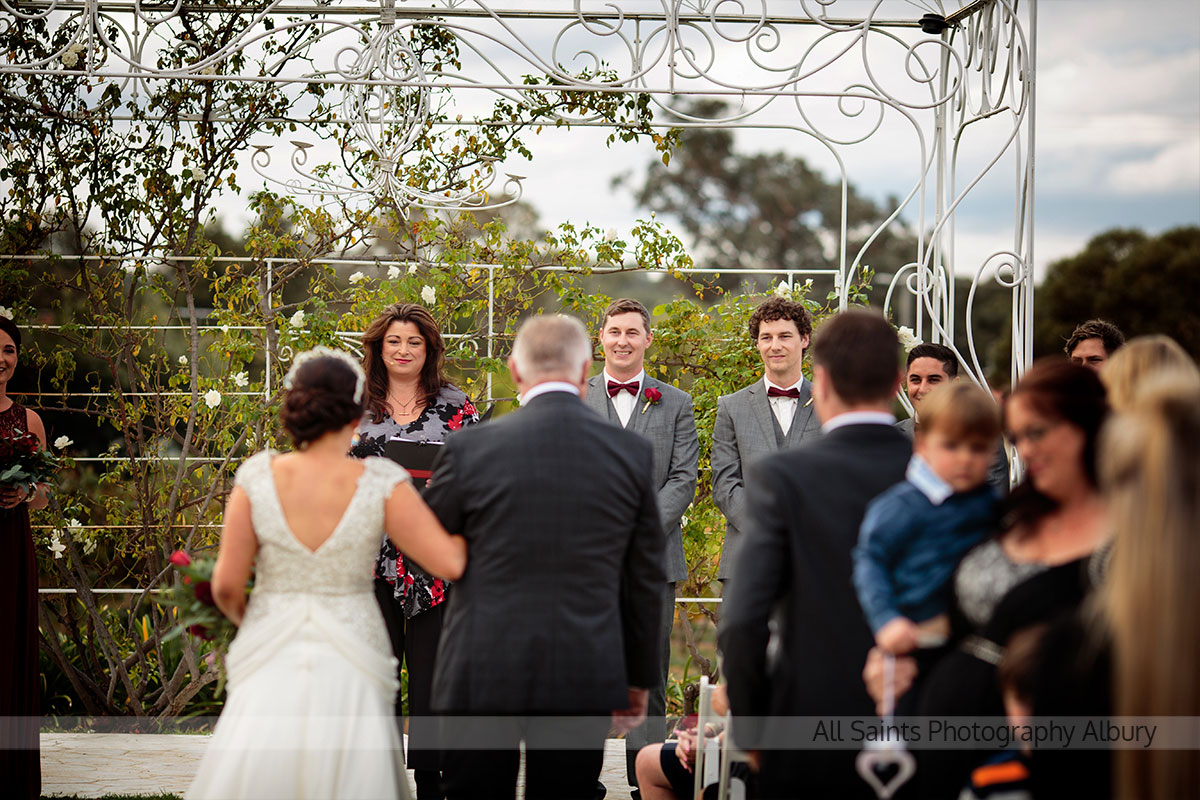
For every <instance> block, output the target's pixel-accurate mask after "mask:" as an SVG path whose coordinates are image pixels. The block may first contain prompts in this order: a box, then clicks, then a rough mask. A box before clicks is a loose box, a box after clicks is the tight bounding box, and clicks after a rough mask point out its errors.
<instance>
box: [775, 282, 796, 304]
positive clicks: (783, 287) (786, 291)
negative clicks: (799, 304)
mask: <svg viewBox="0 0 1200 800" xmlns="http://www.w3.org/2000/svg"><path fill="white" fill-rule="evenodd" d="M774 295H775V296H776V297H782V298H783V299H784V300H791V299H792V290H791V288H789V287H788V283H787V281H780V282H779V285H778V286H776V287H775V292H774Z"/></svg>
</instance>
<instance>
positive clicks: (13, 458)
mask: <svg viewBox="0 0 1200 800" xmlns="http://www.w3.org/2000/svg"><path fill="white" fill-rule="evenodd" d="M58 466H59V465H58V459H57V458H55V457H54V454H53V453H51V452H50V451H49V450H43V449H42V447H41V444H40V443H39V442H38V438H37V436H36V435H34V434H33V433H31V432H29V431H14V433H13V435H12V436H0V486H8V487H12V488H18V487H21V486H24V487H25V488H26V489H27V491H28V492H29V494H33V490H34V488H35V486H36V484H39V483H48V482H49V481H50V479H51V478H53V477H54V474H55V473H56V472H58Z"/></svg>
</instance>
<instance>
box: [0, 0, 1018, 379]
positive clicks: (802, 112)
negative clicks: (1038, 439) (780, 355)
mask: <svg viewBox="0 0 1200 800" xmlns="http://www.w3.org/2000/svg"><path fill="white" fill-rule="evenodd" d="M1036 13H1037V5H1036V0H1026V2H1024V3H1020V2H1019V0H947V1H945V2H943V1H942V0H871V1H868V0H786V1H785V2H775V1H773V0H608V1H604V2H602V1H600V0H594V1H592V2H588V1H587V0H574V2H566V1H565V0H564V1H563V2H556V3H550V2H532V0H524V3H522V1H521V0H492V1H491V2H484V0H424V2H419V1H418V0H380V3H379V4H378V5H373V4H356V3H335V2H332V0H327V1H326V2H310V1H309V0H292V1H290V2H289V1H287V0H268V1H267V2H259V3H237V2H230V3H225V4H220V5H218V4H205V3H188V2H185V0H167V1H166V2H160V3H148V2H144V1H143V0H111V1H108V2H106V1H105V0H23V1H22V2H19V3H18V2H16V1H15V0H0V26H5V25H7V26H11V25H13V24H15V23H16V21H18V20H25V21H28V20H42V21H44V22H45V24H46V25H47V27H48V29H50V30H51V31H55V32H59V33H64V34H66V35H65V38H64V39H63V41H64V44H63V45H62V46H61V47H59V48H58V49H57V50H55V51H54V52H52V53H50V54H48V55H46V56H45V57H42V58H40V59H39V60H36V61H27V62H22V61H19V60H17V58H16V56H15V54H14V53H12V52H9V53H4V54H0V73H3V72H7V73H18V74H40V75H55V74H62V75H65V74H67V73H68V72H69V73H70V74H72V75H74V76H79V75H84V76H87V77H88V78H89V79H93V80H99V81H106V82H115V83H116V84H117V85H118V86H119V87H120V89H121V91H122V92H123V93H124V94H125V95H126V96H130V97H133V98H137V97H138V96H139V92H144V91H145V87H146V86H147V85H148V84H149V83H150V82H153V81H162V80H189V81H237V82H250V83H273V84H278V85H280V87H281V88H282V89H284V90H293V91H299V90H300V89H301V88H303V87H305V86H306V85H308V84H313V83H318V84H322V85H323V86H324V87H325V88H326V90H327V91H328V92H329V93H330V96H337V97H338V98H340V101H339V102H338V103H337V104H335V108H336V112H335V113H331V114H324V115H322V116H321V117H320V119H319V120H318V119H316V118H314V119H312V120H308V121H307V122H308V123H309V134H310V135H315V137H316V139H317V141H318V143H320V144H316V145H314V143H313V142H312V141H309V140H308V139H305V138H301V137H299V136H298V137H297V138H296V139H295V140H293V141H291V147H292V151H291V154H290V156H289V157H288V158H287V159H286V163H284V164H282V165H280V164H277V163H276V162H275V160H274V159H273V158H272V151H273V148H275V147H278V146H279V145H280V142H278V141H269V140H267V139H266V138H265V137H264V139H263V141H261V142H258V143H255V144H253V145H252V148H253V152H252V153H251V154H249V155H250V156H251V164H252V166H253V168H254V169H255V170H256V171H258V172H259V173H260V174H261V175H263V176H264V178H266V179H267V180H269V181H274V182H276V183H280V184H282V185H284V186H285V187H286V188H287V189H288V190H289V191H290V192H292V193H303V192H311V193H313V194H319V195H322V196H325V197H330V196H340V197H342V198H343V199H353V198H354V197H356V196H361V197H364V198H368V197H372V196H376V195H387V196H390V197H393V198H395V199H396V200H397V201H398V202H400V203H402V204H414V205H419V206H423V207H433V208H470V207H481V206H494V205H503V204H505V203H509V202H513V201H514V200H515V199H517V198H518V197H519V196H520V193H521V178H520V177H519V176H517V175H513V174H507V175H506V176H504V177H501V175H500V173H499V172H498V165H496V164H487V165H485V168H484V169H482V170H481V171H480V173H479V174H477V175H472V176H468V178H467V179H466V180H465V181H464V183H463V184H462V188H461V189H458V190H455V191H452V192H449V193H447V192H444V191H439V192H428V191H426V192H423V191H419V190H417V189H414V188H413V187H412V186H411V185H410V182H408V181H406V180H405V174H406V172H407V171H408V170H410V169H412V168H413V167H414V164H413V163H411V162H410V161H406V158H411V156H406V153H407V152H408V144H409V143H410V142H411V140H412V137H414V136H416V135H417V134H418V133H419V132H420V131H421V130H422V128H423V127H425V126H427V125H430V124H435V123H436V124H438V125H458V126H470V125H484V124H488V123H487V121H486V119H485V117H486V114H485V113H482V111H481V110H486V109H487V108H489V107H490V106H489V104H490V103H491V102H492V101H494V100H495V99H496V98H501V97H502V98H506V99H507V100H508V101H510V102H511V103H514V104H517V105H518V106H521V107H524V108H527V109H528V108H529V107H530V98H531V97H536V96H538V94H539V93H550V92H561V91H563V90H571V91H575V92H591V93H607V94H633V95H646V96H648V98H649V100H650V102H651V104H652V108H653V109H654V110H655V111H656V117H658V119H659V120H660V122H659V123H656V124H661V125H664V126H665V125H667V124H668V123H666V122H664V121H662V120H663V119H664V118H666V117H667V115H666V114H665V113H662V112H667V111H670V112H672V113H673V114H675V115H676V116H681V117H682V118H683V119H684V120H685V121H684V122H683V123H682V124H684V125H692V126H721V127H736V128H760V129H761V128H776V129H779V130H783V131H787V132H789V133H791V134H794V139H795V140H796V141H797V142H805V143H808V144H811V145H815V146H816V147H817V148H819V150H820V152H822V153H823V154H824V155H825V157H826V160H827V163H828V164H829V165H831V166H830V169H831V170H832V171H833V172H834V173H835V174H837V175H838V176H839V177H840V178H841V180H842V186H843V193H842V198H843V200H842V226H841V236H840V240H839V241H838V242H837V243H836V244H835V245H834V250H835V251H836V256H837V258H836V260H837V265H838V272H839V275H840V278H841V281H840V285H841V287H842V292H843V295H842V303H843V304H844V303H845V302H846V292H848V290H849V286H850V284H851V278H852V276H853V275H854V273H855V271H856V270H858V269H859V268H860V266H861V259H862V254H863V251H864V250H865V248H866V245H864V246H863V247H862V248H860V249H859V250H858V252H848V246H847V230H846V222H845V213H846V197H847V191H846V188H847V186H848V185H849V183H850V182H851V180H852V178H853V177H854V175H855V170H856V166H855V158H854V156H855V153H856V151H857V150H859V149H861V148H862V147H863V146H864V145H865V144H867V143H870V142H871V141H872V140H873V139H878V138H879V137H881V136H882V137H888V138H889V139H902V140H903V142H904V143H905V144H904V147H903V148H901V150H902V151H903V157H902V158H897V164H903V165H905V166H904V170H901V171H905V170H907V171H911V172H912V174H913V178H912V182H911V187H910V189H909V190H908V192H907V194H906V195H905V196H904V197H903V198H902V199H901V200H900V202H899V203H898V204H897V205H896V207H895V208H894V209H891V216H890V217H889V218H888V220H886V221H885V222H884V223H883V225H881V226H880V227H879V229H878V230H876V231H875V232H874V233H873V234H871V235H870V236H869V237H868V240H867V241H868V244H869V243H870V241H872V240H873V239H874V238H875V237H876V236H877V235H879V234H880V233H881V232H882V231H883V230H884V228H885V227H886V226H887V225H888V224H889V223H891V222H892V221H893V220H895V219H896V218H898V217H900V216H901V215H902V214H903V215H904V218H905V219H907V220H909V221H911V222H912V223H913V224H914V226H915V228H916V230H917V231H918V232H919V234H920V236H919V242H918V245H917V248H916V251H915V252H914V253H913V254H912V259H911V261H910V262H909V263H908V264H906V265H905V266H904V267H903V269H901V270H900V271H899V272H898V273H897V274H896V275H895V277H894V279H893V282H892V286H891V289H890V290H889V292H888V296H887V300H886V305H887V306H892V305H900V304H901V302H903V304H904V305H906V306H907V305H909V304H915V327H916V332H917V336H918V337H919V338H922V339H926V340H932V341H940V342H943V343H945V344H947V345H950V346H951V347H953V339H954V332H955V328H956V325H957V324H958V322H959V321H956V319H955V314H954V309H955V297H954V293H955V288H954V280H953V277H954V275H955V273H956V272H959V273H969V274H972V275H973V281H972V284H971V290H970V296H969V297H968V299H967V303H966V309H967V311H966V315H965V318H964V319H963V320H961V323H962V324H965V325H966V326H967V334H968V338H969V341H970V346H969V347H968V349H967V352H965V353H962V354H960V358H961V360H962V361H963V364H964V365H965V366H966V367H967V369H966V372H968V373H971V374H972V375H973V376H974V377H975V378H976V380H979V381H980V382H983V381H984V376H983V374H982V369H981V367H980V360H979V357H978V355H977V354H976V352H975V349H974V342H973V339H972V338H970V336H971V331H970V325H971V321H972V309H973V306H974V302H973V301H974V295H975V291H976V289H977V288H978V286H979V285H981V284H982V283H983V282H985V281H995V282H997V283H999V284H1001V285H1002V286H1005V287H1008V288H1010V289H1011V290H1012V312H1013V323H1014V324H1013V340H1012V364H1011V371H1012V377H1013V378H1014V379H1015V378H1016V377H1017V376H1018V375H1019V374H1020V373H1021V372H1022V371H1023V368H1024V366H1025V364H1026V363H1027V362H1028V360H1029V358H1030V352H1031V350H1030V327H1031V325H1030V323H1031V320H1032V297H1033V293H1032V290H1033V280H1032V278H1033V276H1032V269H1031V264H1032V257H1033V178H1034V158H1033V154H1034V138H1033V112H1034V104H1033V98H1034V76H1035V60H1034V54H1035V49H1036V48H1035V33H1036ZM206 14H211V15H214V17H213V18H214V19H215V18H216V16H215V15H225V18H229V17H230V16H231V15H233V16H236V18H237V21H236V24H235V25H234V26H233V28H232V30H233V35H231V36H229V37H227V39H226V41H225V43H224V44H223V45H221V46H220V47H218V48H216V49H213V50H212V51H205V50H204V49H202V48H200V47H198V46H197V45H196V43H195V41H194V37H189V36H188V35H186V34H185V32H184V29H185V26H184V24H183V20H184V19H185V18H186V19H188V20H195V19H197V18H199V19H203V18H204V15H206ZM422 26H424V27H432V26H436V27H437V28H438V30H440V31H444V32H446V33H447V34H449V35H451V36H453V37H454V41H455V44H456V45H457V47H458V49H459V52H460V53H461V62H462V67H461V69H453V70H452V69H449V68H444V69H442V70H438V71H431V70H427V69H426V68H424V67H423V66H422V64H421V62H420V59H419V58H417V57H416V56H415V55H414V53H413V52H412V50H411V49H410V44H409V43H410V41H411V34H412V33H413V32H414V31H415V30H416V29H418V28H420V27H422ZM283 41H287V42H288V45H287V47H288V49H287V51H286V52H278V51H274V52H272V51H271V49H270V47H271V45H272V43H275V44H276V45H277V44H278V43H279V42H283ZM299 53H302V54H303V55H304V57H305V61H304V62H303V63H305V64H308V65H310V67H309V68H307V69H305V70H303V71H300V70H298V69H296V68H288V69H281V70H277V71H276V70H271V69H265V70H261V71H258V70H255V71H246V72H237V71H235V70H233V69H232V68H231V67H230V64H231V63H233V59H234V58H235V57H236V56H239V55H241V56H251V57H257V58H259V59H265V61H266V62H267V63H280V64H282V63H284V62H285V61H287V60H288V59H289V58H292V57H294V56H296V55H297V54H299ZM167 56H170V57H167ZM273 60H274V61H273ZM245 63H252V61H251V60H250V59H248V60H247V61H246V62H245ZM163 64H172V65H175V66H162V65H163ZM566 65H570V67H568V66H566ZM526 76H531V77H532V79H533V82H530V81H529V80H527V79H526ZM699 96H704V97H719V98H724V99H726V100H730V101H732V103H733V106H732V107H733V110H732V111H731V112H730V113H729V114H728V115H727V116H725V117H723V118H719V119H698V118H695V117H689V116H688V115H687V113H686V109H687V108H688V107H689V106H688V102H687V101H688V100H689V99H691V98H695V97H699ZM456 112H461V113H456ZM237 113H238V109H236V108H222V107H217V108H214V109H212V110H211V111H210V112H209V114H208V115H207V119H209V120H214V119H229V118H232V117H234V116H236V114H237ZM545 117H546V118H545V120H544V122H546V123H554V122H556V121H559V120H565V121H567V122H570V123H571V124H573V125H596V124H608V123H606V122H604V121H603V120H601V119H600V118H599V117H597V116H574V117H570V116H563V115H562V114H560V113H558V112H545ZM300 122H301V123H302V124H303V123H305V122H306V121H305V120H300ZM670 124H679V123H670ZM334 129H336V130H338V131H341V132H342V133H340V134H339V135H338V136H336V137H335V136H333V135H332V134H331V133H330V131H331V130H334ZM330 141H336V142H337V146H338V147H339V148H340V149H341V151H342V153H343V154H344V153H345V152H347V151H349V152H358V153H361V154H367V153H369V154H370V156H371V157H369V158H366V159H349V160H348V161H350V162H351V163H352V164H357V165H358V167H359V168H360V170H361V171H360V172H359V173H357V174H352V172H347V171H345V170H341V171H339V169H332V170H325V169H322V170H314V169H313V167H312V166H311V165H312V164H317V163H319V161H320V159H321V155H320V154H321V153H323V152H324V150H323V149H322V147H323V146H324V147H328V144H329V142H330ZM330 160H331V161H332V160H333V158H332V157H331V158H330ZM346 161H347V160H343V163H345V162H346ZM913 165H915V167H914V166H913ZM998 167H1003V169H1005V170H1008V169H1009V168H1011V173H1010V178H1007V179H1005V178H1003V177H1002V176H1001V178H1000V179H1001V180H1003V181H1004V182H1005V183H1006V184H1007V188H1006V189H1005V190H1004V191H1005V192H1006V193H1007V194H1009V195H1010V196H1011V199H1012V212H1011V217H1010V218H1008V219H997V220H996V225H995V229H996V231H997V233H996V236H995V241H994V242H993V243H992V244H991V245H990V246H989V248H988V255H986V256H985V257H983V258H979V259H977V262H976V263H958V261H957V260H956V256H957V252H958V249H959V248H958V245H957V242H956V238H955V234H956V226H955V218H956V213H961V212H962V210H963V208H964V207H965V206H966V205H967V204H968V203H969V202H970V199H971V194H970V193H971V191H972V189H975V188H976V187H977V186H979V185H980V184H981V183H983V182H984V181H988V182H994V181H995V180H996V179H997V178H996V175H997V173H998V172H999V171H1000V170H999V169H997V168H998ZM348 169H350V168H348ZM989 185H991V183H989ZM496 186H500V187H501V188H502V189H503V193H502V194H499V195H493V194H490V193H489V192H491V191H492V190H493V187H496ZM866 188H867V189H868V190H869V189H870V188H871V187H869V186H868V187H866ZM992 191H993V193H994V188H993V190H992ZM764 266H768V267H769V266H770V265H764Z"/></svg>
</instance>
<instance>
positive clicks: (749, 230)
mask: <svg viewBox="0 0 1200 800" xmlns="http://www.w3.org/2000/svg"><path fill="white" fill-rule="evenodd" d="M685 113H687V114H688V115H690V116H691V117H697V118H700V119H720V118H724V117H727V116H729V109H728V107H727V105H726V104H725V103H723V102H720V101H716V100H700V101H697V102H696V103H694V104H692V105H691V106H689V107H687V108H686V109H685ZM677 119H678V118H677ZM734 145H735V143H734V132H733V129H731V128H683V129H681V130H680V132H679V143H678V145H677V146H676V148H675V151H674V153H673V155H672V156H671V158H670V159H669V163H663V162H661V161H653V162H651V163H650V164H649V165H648V166H647V168H646V171H645V176H644V179H643V180H642V183H641V184H640V185H639V186H634V187H633V191H634V197H635V198H636V200H637V203H638V205H639V206H641V207H643V208H647V209H650V210H651V211H653V212H655V213H656V214H659V215H662V216H665V217H668V218H671V219H673V220H678V222H679V224H680V226H681V227H682V228H683V230H684V231H686V232H687V234H688V235H689V236H690V237H691V243H690V244H691V252H692V255H693V258H694V259H695V261H696V263H697V264H698V265H700V266H712V267H728V268H731V269H733V268H741V269H746V268H756V267H757V268H764V267H766V268H778V269H833V268H836V267H837V266H838V254H837V242H838V240H839V238H840V231H841V218H842V185H841V183H840V182H839V181H837V180H826V178H825V177H824V176H823V175H822V174H821V173H820V172H818V171H817V170H814V169H813V168H811V167H810V166H809V165H808V164H807V163H806V162H805V161H804V159H802V158H799V157H798V156H793V155H789V154H787V153H783V152H771V153H740V152H738V151H737V150H736V149H735V146H734ZM632 182H633V178H632V177H630V176H628V175H626V176H622V177H619V178H617V179H616V183H618V184H631V183H632ZM897 205H899V201H898V200H896V199H895V198H888V200H887V201H886V202H885V203H884V204H883V205H882V206H881V205H879V204H877V203H876V202H875V201H874V200H872V199H871V198H869V197H867V196H865V195H863V194H861V193H860V192H859V191H858V190H857V189H856V188H855V187H854V186H853V185H847V187H846V231H847V237H846V238H847V241H846V258H847V263H852V261H853V259H854V256H855V254H856V253H857V252H858V250H859V249H860V248H861V247H862V246H863V245H864V244H865V243H866V241H867V239H868V238H869V237H870V236H871V235H872V234H873V233H874V232H875V230H876V229H877V228H878V227H879V226H880V225H881V224H882V223H883V221H884V220H885V219H887V217H888V215H889V214H890V213H891V210H892V209H895V207H896V206H897ZM916 253H917V249H916V239H915V238H914V236H913V234H912V232H911V231H909V230H908V228H907V227H906V226H905V225H904V224H903V223H902V222H899V221H897V222H893V223H892V224H890V225H888V226H887V228H885V229H884V230H883V231H882V232H881V233H880V234H879V236H878V237H876V239H875V240H874V241H873V242H872V243H871V246H870V247H868V248H867V250H866V252H865V253H864V254H863V256H862V258H861V259H860V263H862V264H866V265H869V266H871V267H872V268H873V269H874V270H875V272H876V274H880V275H882V274H886V273H894V272H896V271H897V270H898V269H900V267H902V266H903V265H904V264H906V263H908V262H910V261H912V260H914V259H915V258H916Z"/></svg>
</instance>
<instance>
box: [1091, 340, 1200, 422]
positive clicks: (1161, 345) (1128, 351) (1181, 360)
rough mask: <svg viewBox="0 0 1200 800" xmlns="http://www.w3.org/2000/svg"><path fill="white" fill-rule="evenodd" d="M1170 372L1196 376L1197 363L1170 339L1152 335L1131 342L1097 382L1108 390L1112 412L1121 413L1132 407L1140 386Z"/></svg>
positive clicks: (1116, 356)
mask: <svg viewBox="0 0 1200 800" xmlns="http://www.w3.org/2000/svg"><path fill="white" fill-rule="evenodd" d="M1169 370H1182V371H1184V372H1193V373H1195V372H1196V371H1197V370H1196V362H1195V361H1193V360H1192V357H1191V356H1189V355H1188V354H1187V351H1186V350H1184V349H1183V348H1182V347H1180V346H1179V344H1178V342H1176V341H1175V340H1174V339H1172V338H1171V337H1170V336H1163V335H1161V334H1154V335H1152V336H1138V337H1137V338H1135V339H1130V340H1129V341H1128V342H1126V343H1125V346H1124V347H1122V348H1121V349H1120V350H1118V351H1117V352H1115V353H1113V354H1112V356H1111V357H1110V358H1109V359H1108V361H1107V362H1106V363H1105V364H1104V366H1103V368H1101V370H1100V380H1101V382H1103V383H1104V388H1105V389H1107V390H1108V404H1109V405H1110V406H1112V409H1113V411H1117V412H1120V411H1124V410H1125V409H1127V408H1129V406H1130V405H1132V403H1133V397H1134V395H1135V394H1136V393H1137V391H1138V388H1139V387H1140V386H1141V385H1142V384H1143V383H1145V382H1146V381H1147V380H1148V379H1150V378H1151V377H1152V376H1154V375H1156V374H1158V373H1160V372H1164V371H1169Z"/></svg>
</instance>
